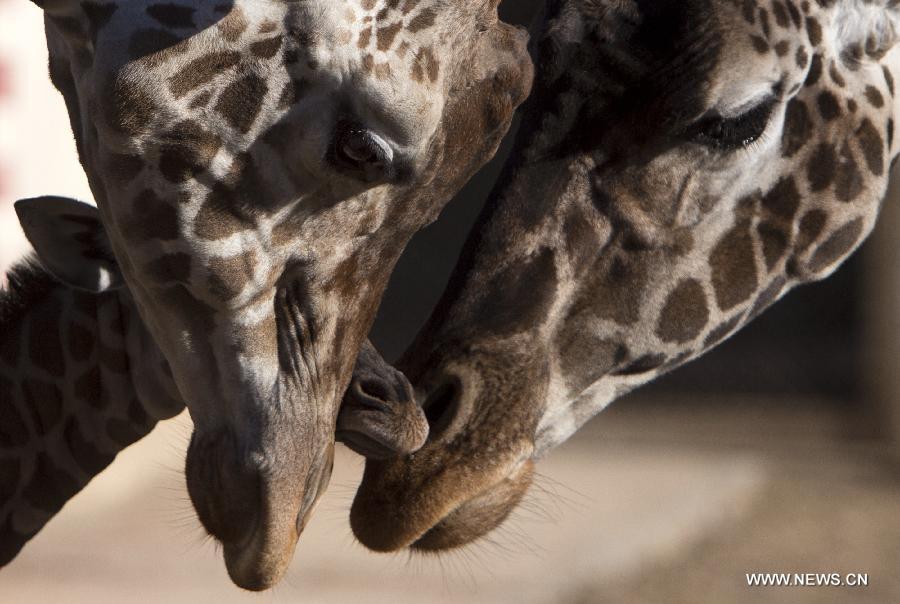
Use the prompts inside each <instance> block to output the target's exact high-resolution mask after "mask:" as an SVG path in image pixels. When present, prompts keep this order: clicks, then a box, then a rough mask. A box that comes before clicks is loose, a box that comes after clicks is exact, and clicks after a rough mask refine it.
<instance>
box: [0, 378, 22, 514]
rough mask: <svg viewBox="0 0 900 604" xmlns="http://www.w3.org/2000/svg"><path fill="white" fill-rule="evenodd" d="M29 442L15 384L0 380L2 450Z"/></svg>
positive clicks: (0, 436)
mask: <svg viewBox="0 0 900 604" xmlns="http://www.w3.org/2000/svg"><path fill="white" fill-rule="evenodd" d="M28 440H29V435H28V426H27V424H26V423H25V420H24V419H23V418H22V415H21V414H20V413H19V410H18V409H17V408H16V401H15V399H14V398H13V384H12V383H11V382H8V381H6V380H5V379H3V378H0V449H10V448H12V447H21V446H22V445H25V444H27V443H28ZM0 506H2V504H0Z"/></svg>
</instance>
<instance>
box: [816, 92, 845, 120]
mask: <svg viewBox="0 0 900 604" xmlns="http://www.w3.org/2000/svg"><path fill="white" fill-rule="evenodd" d="M816 105H817V106H818V108H819V115H821V116H822V119H823V120H825V121H826V122H830V121H831V120H833V119H836V118H838V117H840V115H841V105H840V103H838V100H837V97H836V96H834V94H833V93H831V92H830V91H828V90H823V91H822V92H820V93H819V96H818V97H816Z"/></svg>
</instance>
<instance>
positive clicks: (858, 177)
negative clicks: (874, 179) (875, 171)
mask: <svg viewBox="0 0 900 604" xmlns="http://www.w3.org/2000/svg"><path fill="white" fill-rule="evenodd" d="M864 188H865V183H863V178H862V174H860V171H859V166H858V165H857V163H856V160H855V159H854V158H853V152H852V151H851V150H850V144H849V143H844V145H843V147H841V153H840V155H839V156H838V163H837V174H835V179H834V194H835V196H836V197H837V198H838V199H839V200H841V201H843V202H850V201H853V200H854V199H856V198H857V197H858V196H859V194H860V193H862V191H863V189H864Z"/></svg>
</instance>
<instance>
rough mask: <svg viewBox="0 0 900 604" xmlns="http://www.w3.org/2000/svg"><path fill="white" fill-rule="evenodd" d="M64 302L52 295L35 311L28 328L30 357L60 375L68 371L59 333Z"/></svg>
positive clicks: (57, 375)
mask: <svg viewBox="0 0 900 604" xmlns="http://www.w3.org/2000/svg"><path fill="white" fill-rule="evenodd" d="M61 315H62V304H60V302H59V300H57V299H56V298H55V297H53V296H50V297H48V298H47V299H46V301H45V302H44V303H43V304H42V305H41V307H40V310H39V311H38V312H35V313H33V316H32V317H31V320H30V321H29V328H28V358H29V359H30V360H31V362H32V363H33V364H34V365H36V366H37V367H40V368H41V369H43V370H45V371H46V372H47V373H49V374H50V375H53V376H56V377H60V376H62V375H64V374H65V373H66V358H65V354H64V353H63V346H62V339H61V337H60V333H59V317H60V316H61Z"/></svg>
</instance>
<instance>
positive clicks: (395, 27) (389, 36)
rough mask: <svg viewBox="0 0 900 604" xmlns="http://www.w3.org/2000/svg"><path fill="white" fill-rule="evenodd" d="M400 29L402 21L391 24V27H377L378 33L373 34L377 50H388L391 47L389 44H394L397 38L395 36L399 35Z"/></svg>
mask: <svg viewBox="0 0 900 604" xmlns="http://www.w3.org/2000/svg"><path fill="white" fill-rule="evenodd" d="M402 28H403V22H402V21H398V22H396V23H392V24H391V25H385V26H384V27H379V28H378V33H376V34H375V40H376V43H377V47H378V50H380V51H382V52H384V51H386V50H388V49H389V48H390V47H391V44H393V43H394V38H396V37H397V34H398V33H400V30H401V29H402Z"/></svg>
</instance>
